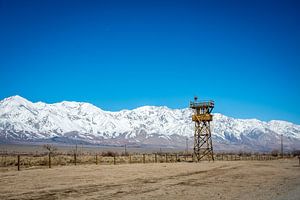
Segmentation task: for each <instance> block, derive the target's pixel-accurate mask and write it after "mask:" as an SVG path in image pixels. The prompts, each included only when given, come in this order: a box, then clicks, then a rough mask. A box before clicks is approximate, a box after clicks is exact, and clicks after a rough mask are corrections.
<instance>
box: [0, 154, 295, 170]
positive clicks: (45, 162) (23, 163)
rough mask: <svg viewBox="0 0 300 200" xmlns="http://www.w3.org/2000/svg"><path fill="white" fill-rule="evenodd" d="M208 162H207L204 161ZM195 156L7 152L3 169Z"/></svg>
mask: <svg viewBox="0 0 300 200" xmlns="http://www.w3.org/2000/svg"><path fill="white" fill-rule="evenodd" d="M293 157H294V156H293V155H291V154H286V155H284V156H283V157H282V156H278V155H272V154H258V153H257V154H232V153H230V154H226V153H217V154H215V155H214V160H215V161H239V160H240V161H241V160H242V161H254V160H256V161H267V160H277V159H281V158H285V159H288V158H293ZM204 160H205V159H204ZM194 161H196V159H195V157H194V156H193V154H182V153H151V154H140V153H136V154H125V155H119V154H117V153H114V152H102V153H81V154H78V153H60V152H49V153H39V154H37V153H36V154H28V153H27V154H25V153H5V152H2V153H1V152H0V168H2V169H7V168H15V169H16V170H21V169H27V168H51V167H53V166H65V165H84V164H96V165H118V164H133V163H144V164H146V163H175V162H194Z"/></svg>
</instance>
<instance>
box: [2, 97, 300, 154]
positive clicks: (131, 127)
mask: <svg viewBox="0 0 300 200" xmlns="http://www.w3.org/2000/svg"><path fill="white" fill-rule="evenodd" d="M191 115H192V110H191V109H189V108H185V109H170V108H168V107H165V106H143V107H139V108H136V109H133V110H121V111H118V112H111V111H104V110H102V109H100V108H98V107H96V106H94V105H92V104H90V103H82V102H73V101H63V102H60V103H54V104H47V103H43V102H36V103H33V102H30V101H28V100H27V99H25V98H23V97H20V96H12V97H8V98H5V99H3V100H1V101H0V143H34V142H61V143H74V142H83V143H85V144H99V145H117V146H120V145H124V144H128V145H134V146H139V147H170V148H183V149H184V148H185V145H186V140H187V139H188V141H189V146H190V147H192V143H193V134H194V124H193V122H192V120H191ZM211 127H212V138H213V145H214V148H215V149H216V150H219V151H237V150H239V151H272V150H279V149H280V144H281V143H280V141H281V135H282V137H283V144H284V149H285V150H294V149H299V148H300V125H297V124H293V123H291V122H286V121H280V120H271V121H268V122H265V121H260V120H257V119H235V118H232V117H228V116H225V115H222V114H220V113H213V122H212V123H211Z"/></svg>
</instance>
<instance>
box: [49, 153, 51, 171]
mask: <svg viewBox="0 0 300 200" xmlns="http://www.w3.org/2000/svg"><path fill="white" fill-rule="evenodd" d="M49 168H51V152H49Z"/></svg>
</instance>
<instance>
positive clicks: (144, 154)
mask: <svg viewBox="0 0 300 200" xmlns="http://www.w3.org/2000/svg"><path fill="white" fill-rule="evenodd" d="M143 163H144V164H145V154H143Z"/></svg>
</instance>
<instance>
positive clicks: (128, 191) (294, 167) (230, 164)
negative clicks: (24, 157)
mask: <svg viewBox="0 0 300 200" xmlns="http://www.w3.org/2000/svg"><path fill="white" fill-rule="evenodd" d="M0 180H1V181H0V182H1V184H0V199H243V200H248V199H255V200H259V199H264V200H267V199H275V200H279V199H282V200H288V199H291V200H296V199H297V200H299V197H300V167H299V164H298V159H289V160H273V161H215V162H208V161H202V162H199V163H183V162H181V163H149V164H122V165H79V166H57V167H54V168H51V169H45V168H44V169H24V170H22V171H6V172H0Z"/></svg>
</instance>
